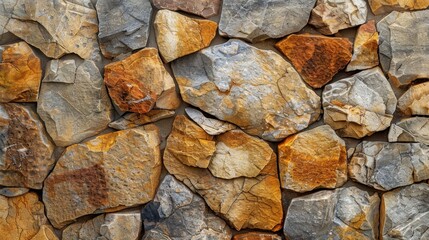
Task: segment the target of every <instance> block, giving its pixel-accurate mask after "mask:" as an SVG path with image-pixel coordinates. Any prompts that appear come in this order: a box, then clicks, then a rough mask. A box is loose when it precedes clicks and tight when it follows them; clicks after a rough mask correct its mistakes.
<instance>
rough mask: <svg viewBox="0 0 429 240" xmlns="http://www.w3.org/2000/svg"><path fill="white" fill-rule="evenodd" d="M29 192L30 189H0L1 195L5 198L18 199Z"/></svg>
mask: <svg viewBox="0 0 429 240" xmlns="http://www.w3.org/2000/svg"><path fill="white" fill-rule="evenodd" d="M29 190H30V189H28V188H13V187H0V195H3V196H5V197H18V196H21V195H24V194H26V193H27V192H28V191H29Z"/></svg>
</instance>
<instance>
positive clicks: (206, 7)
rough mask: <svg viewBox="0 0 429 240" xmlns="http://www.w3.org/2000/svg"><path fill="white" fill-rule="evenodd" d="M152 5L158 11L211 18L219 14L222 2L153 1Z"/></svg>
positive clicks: (193, 0)
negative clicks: (167, 10) (165, 10)
mask: <svg viewBox="0 0 429 240" xmlns="http://www.w3.org/2000/svg"><path fill="white" fill-rule="evenodd" d="M152 3H153V5H154V6H155V7H156V8H158V9H169V10H172V11H177V10H180V11H184V12H188V13H193V14H195V15H199V16H202V17H205V18H209V17H212V16H215V15H217V14H218V13H219V9H220V3H221V0H152Z"/></svg>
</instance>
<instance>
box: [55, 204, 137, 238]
mask: <svg viewBox="0 0 429 240" xmlns="http://www.w3.org/2000/svg"><path fill="white" fill-rule="evenodd" d="M141 232H142V219H141V213H140V210H124V211H121V212H114V213H107V214H102V215H99V216H97V217H95V218H93V219H90V220H88V221H85V222H78V223H73V224H71V225H69V226H67V228H65V229H64V231H63V238H62V239H63V240H74V239H88V240H89V239H100V240H101V239H103V240H104V239H105V240H137V239H139V236H140V234H141Z"/></svg>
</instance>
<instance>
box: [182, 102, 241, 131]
mask: <svg viewBox="0 0 429 240" xmlns="http://www.w3.org/2000/svg"><path fill="white" fill-rule="evenodd" d="M185 112H186V114H187V115H188V116H189V118H191V119H192V120H193V121H194V122H195V123H197V124H198V126H200V127H201V128H202V129H204V131H206V133H207V134H210V135H212V136H213V135H219V134H222V133H225V132H228V131H229V130H233V129H236V128H237V127H236V126H235V125H233V124H231V123H227V122H224V121H220V120H218V119H215V118H208V117H206V116H204V114H203V113H202V112H201V111H198V110H197V109H195V108H185Z"/></svg>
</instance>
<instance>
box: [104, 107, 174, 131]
mask: <svg viewBox="0 0 429 240" xmlns="http://www.w3.org/2000/svg"><path fill="white" fill-rule="evenodd" d="M174 114H175V111H170V110H162V109H161V110H157V109H155V110H151V111H150V112H148V113H145V114H140V113H126V114H124V115H123V116H122V117H121V118H119V119H118V120H116V121H114V122H111V123H109V127H111V128H114V129H117V130H125V129H129V128H134V127H138V126H142V125H144V124H148V123H154V122H156V121H159V120H161V119H165V118H169V117H172V116H174Z"/></svg>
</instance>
